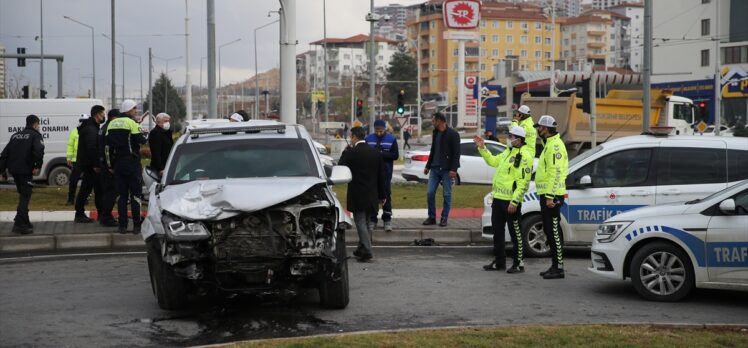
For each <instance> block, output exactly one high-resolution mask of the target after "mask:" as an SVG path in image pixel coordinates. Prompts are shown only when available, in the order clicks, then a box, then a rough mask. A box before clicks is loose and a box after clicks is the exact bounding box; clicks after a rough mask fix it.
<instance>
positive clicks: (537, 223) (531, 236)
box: [520, 214, 551, 257]
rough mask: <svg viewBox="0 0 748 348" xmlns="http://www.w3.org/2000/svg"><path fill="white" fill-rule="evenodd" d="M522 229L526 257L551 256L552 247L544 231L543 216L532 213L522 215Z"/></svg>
mask: <svg viewBox="0 0 748 348" xmlns="http://www.w3.org/2000/svg"><path fill="white" fill-rule="evenodd" d="M520 228H521V229H522V243H523V249H524V254H525V256H526V257H549V256H551V247H550V245H548V240H547V238H546V236H545V233H544V232H543V218H542V216H541V215H540V214H531V215H527V216H524V217H522V221H520Z"/></svg>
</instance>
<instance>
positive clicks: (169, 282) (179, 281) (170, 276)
mask: <svg viewBox="0 0 748 348" xmlns="http://www.w3.org/2000/svg"><path fill="white" fill-rule="evenodd" d="M148 271H149V273H150V275H151V290H152V291H153V294H154V295H155V296H156V299H157V300H158V306H159V307H161V309H166V310H179V309H183V308H184V307H185V306H186V305H187V281H186V280H185V279H184V278H180V277H177V276H176V275H175V274H174V269H173V267H172V266H171V265H169V264H167V263H166V262H164V260H163V258H161V252H160V248H159V244H158V240H156V239H155V238H154V239H153V240H151V241H150V242H149V243H148Z"/></svg>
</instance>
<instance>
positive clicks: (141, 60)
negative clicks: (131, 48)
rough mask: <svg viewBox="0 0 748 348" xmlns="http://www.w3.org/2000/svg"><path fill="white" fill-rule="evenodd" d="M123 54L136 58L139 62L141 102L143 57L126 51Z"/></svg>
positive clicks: (141, 97) (141, 99) (141, 96)
mask: <svg viewBox="0 0 748 348" xmlns="http://www.w3.org/2000/svg"><path fill="white" fill-rule="evenodd" d="M125 55H126V56H130V57H135V58H138V63H139V64H140V102H141V103H143V102H144V100H143V58H142V57H141V56H139V55H136V54H132V53H127V52H125Z"/></svg>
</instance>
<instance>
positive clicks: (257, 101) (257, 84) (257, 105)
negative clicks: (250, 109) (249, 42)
mask: <svg viewBox="0 0 748 348" xmlns="http://www.w3.org/2000/svg"><path fill="white" fill-rule="evenodd" d="M268 16H269V14H268ZM278 21H280V19H276V20H274V21H272V22H270V23H267V24H265V25H262V26H259V27H257V28H255V41H254V46H255V117H256V118H258V119H259V118H260V82H259V79H258V78H257V76H258V75H259V71H258V70H257V31H258V30H260V29H262V28H265V27H268V26H270V25H272V24H275V23H278Z"/></svg>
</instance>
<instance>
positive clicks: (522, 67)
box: [519, 64, 527, 70]
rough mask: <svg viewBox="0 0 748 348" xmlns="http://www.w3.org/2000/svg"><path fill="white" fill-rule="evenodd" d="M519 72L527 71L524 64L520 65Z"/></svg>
mask: <svg viewBox="0 0 748 348" xmlns="http://www.w3.org/2000/svg"><path fill="white" fill-rule="evenodd" d="M519 70H527V65H525V64H522V65H520V66H519Z"/></svg>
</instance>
